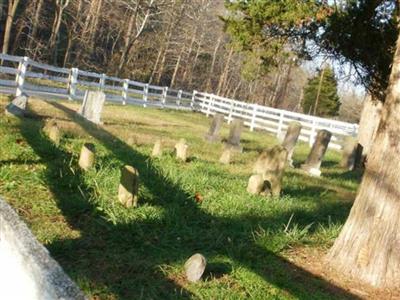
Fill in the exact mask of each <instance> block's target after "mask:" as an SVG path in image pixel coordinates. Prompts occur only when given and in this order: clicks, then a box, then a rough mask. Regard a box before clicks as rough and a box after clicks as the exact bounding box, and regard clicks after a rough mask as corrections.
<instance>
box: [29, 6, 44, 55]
mask: <svg viewBox="0 0 400 300" xmlns="http://www.w3.org/2000/svg"><path fill="white" fill-rule="evenodd" d="M42 5H43V0H38V1H37V5H36V9H35V14H34V16H33V21H32V32H31V36H30V39H29V44H28V48H29V49H32V48H33V42H34V41H35V38H36V33H37V29H38V27H39V17H40V11H41V10H42Z"/></svg>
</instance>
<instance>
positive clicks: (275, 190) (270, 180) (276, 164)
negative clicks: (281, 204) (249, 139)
mask: <svg viewBox="0 0 400 300" xmlns="http://www.w3.org/2000/svg"><path fill="white" fill-rule="evenodd" d="M287 155H288V151H287V150H286V148H284V147H283V146H275V147H272V148H271V149H269V150H266V151H264V152H263V153H261V155H260V156H259V158H258V159H257V161H256V163H255V164H254V167H253V174H254V175H253V176H251V177H250V179H249V182H248V186H247V191H248V192H249V193H251V194H260V195H266V196H269V195H272V196H279V195H280V192H281V189H282V177H283V174H284V171H285V166H286V161H287Z"/></svg>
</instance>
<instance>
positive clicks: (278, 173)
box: [6, 92, 356, 282]
mask: <svg viewBox="0 0 400 300" xmlns="http://www.w3.org/2000/svg"><path fill="white" fill-rule="evenodd" d="M104 101H105V95H104V93H102V92H87V93H86V95H85V98H84V101H83V103H82V106H81V108H80V109H79V112H78V113H79V114H80V115H81V116H82V117H84V118H85V119H87V120H88V121H90V122H93V123H96V124H100V123H101V120H100V117H101V112H102V108H103V104H104ZM26 105H27V97H26V96H22V97H17V98H16V99H14V100H13V102H12V103H11V104H10V105H9V106H7V108H6V112H7V113H8V114H10V113H11V114H13V115H17V116H19V117H20V116H23V115H24V113H25V109H26ZM223 122H224V116H223V115H221V114H215V115H214V118H213V121H212V123H211V126H210V129H209V131H208V133H207V134H206V135H205V139H206V140H207V141H209V142H220V141H221V138H220V136H219V132H220V129H221V127H222V124H223ZM242 129H243V121H242V120H239V119H236V120H234V121H233V122H232V124H231V126H230V132H229V136H228V139H227V141H226V142H225V148H224V150H223V152H222V155H221V157H220V162H221V163H223V164H229V163H230V160H231V156H232V153H233V152H242V150H243V148H242V146H241V145H240V139H241V133H242ZM45 132H46V133H47V135H48V137H49V139H50V140H52V141H53V143H54V144H55V145H57V146H58V145H59V143H60V138H61V130H60V128H59V126H58V125H57V123H56V122H54V121H53V122H50V123H49V124H48V125H47V126H45ZM300 132H301V124H300V123H298V122H293V123H290V124H289V127H288V130H287V132H286V136H285V138H284V140H283V143H282V145H279V146H275V147H273V148H271V149H269V150H266V151H264V152H263V153H262V154H261V155H260V156H259V158H258V159H257V161H256V163H255V165H254V168H253V175H252V176H251V177H250V179H249V182H248V187H247V191H248V192H249V193H251V194H262V195H273V196H279V194H280V191H281V182H282V177H283V174H284V170H285V167H286V166H287V165H290V166H293V160H292V155H293V151H294V148H295V146H296V144H297V141H298V138H299V136H300ZM331 136H332V134H331V133H330V132H329V131H327V130H321V131H319V132H318V134H317V137H316V140H315V142H314V145H313V147H312V149H311V151H310V153H309V155H308V157H307V160H306V162H305V163H304V164H303V165H301V168H302V169H303V170H305V171H306V172H308V173H309V174H310V175H314V176H319V175H320V174H321V172H320V170H319V168H320V166H321V162H322V159H323V157H324V154H325V152H326V150H327V148H328V144H329V142H330V139H331ZM345 145H346V146H345V147H344V149H343V160H342V163H341V165H344V166H345V167H348V168H351V166H349V165H351V164H352V165H354V155H355V145H356V144H354V143H350V142H348V143H346V144H345ZM187 150H188V145H187V143H186V140H185V139H180V140H179V142H178V143H177V144H176V145H175V155H176V158H177V159H179V160H181V161H186V160H187ZM151 155H152V156H153V157H159V156H161V155H162V141H161V139H158V140H157V141H156V142H155V144H154V147H153V150H152V154H151ZM94 163H95V146H94V145H93V144H91V143H85V144H84V145H83V146H82V149H81V152H80V157H79V161H78V165H79V167H80V168H81V169H82V170H84V171H88V170H90V169H91V168H92V167H93V165H94ZM138 188H139V172H138V171H137V170H136V169H135V168H134V167H133V166H128V165H126V166H124V167H123V168H122V169H121V177H120V184H119V187H118V199H119V201H120V202H121V203H122V204H123V205H124V206H126V207H131V206H134V207H135V206H137V202H138ZM205 267H206V259H205V257H204V256H203V255H201V254H195V255H193V256H192V257H191V258H189V260H188V261H187V262H186V263H185V272H186V277H187V279H188V280H189V281H193V282H194V281H198V280H200V279H201V276H202V274H203V272H204V270H205Z"/></svg>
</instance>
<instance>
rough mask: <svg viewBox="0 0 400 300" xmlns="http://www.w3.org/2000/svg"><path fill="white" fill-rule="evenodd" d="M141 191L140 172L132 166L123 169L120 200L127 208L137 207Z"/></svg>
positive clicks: (119, 189)
mask: <svg viewBox="0 0 400 300" xmlns="http://www.w3.org/2000/svg"><path fill="white" fill-rule="evenodd" d="M138 191H139V172H138V171H137V170H136V169H135V168H134V167H132V166H124V167H123V168H122V169H121V181H120V184H119V188H118V199H119V201H120V202H121V203H122V204H123V205H124V206H126V207H131V206H133V207H136V206H137V202H138Z"/></svg>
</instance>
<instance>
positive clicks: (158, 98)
mask: <svg viewBox="0 0 400 300" xmlns="http://www.w3.org/2000/svg"><path fill="white" fill-rule="evenodd" d="M86 90H101V91H103V92H104V93H105V94H106V99H107V101H111V102H116V103H121V104H122V105H125V104H133V105H142V106H144V107H147V106H152V107H159V108H172V109H185V110H192V111H200V112H202V113H204V114H206V115H207V116H210V115H214V114H216V113H220V114H223V115H224V116H225V119H226V120H227V122H228V123H230V122H231V121H232V120H233V119H236V118H239V119H242V120H243V121H244V124H245V126H248V127H249V128H250V130H251V131H253V130H254V129H260V130H266V131H268V132H270V133H272V134H274V135H276V136H277V137H278V138H280V139H282V138H283V136H284V134H285V132H286V129H287V127H288V124H289V123H290V122H293V121H297V122H299V123H301V125H302V130H301V134H300V138H299V139H300V140H302V141H305V142H308V143H309V145H310V146H311V145H312V144H313V143H314V140H315V137H316V134H317V132H318V130H321V129H326V130H329V131H330V132H332V139H331V142H330V144H329V146H330V147H331V148H334V149H340V148H341V141H342V139H343V137H345V136H356V135H357V131H358V125H357V124H350V123H346V122H341V121H336V120H330V119H324V118H319V117H315V116H310V115H305V114H301V113H295V112H290V111H286V110H281V109H276V108H271V107H266V106H262V105H258V104H251V103H247V102H242V101H237V100H233V99H228V98H224V97H220V96H217V95H214V94H209V93H202V92H198V91H193V92H185V91H182V90H176V89H172V88H169V87H166V86H165V87H161V86H156V85H151V84H148V83H142V82H138V81H134V80H130V79H120V78H117V77H112V76H108V75H106V74H98V73H94V72H88V71H83V70H79V69H78V68H71V69H67V68H59V67H55V66H51V65H47V64H42V63H38V62H36V61H33V60H31V59H30V58H28V57H21V56H12V55H7V54H0V92H3V93H15V95H16V96H19V95H22V94H23V93H25V94H28V95H37V96H42V97H45V98H64V99H69V100H82V99H83V97H84V94H85V91H86Z"/></svg>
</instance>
